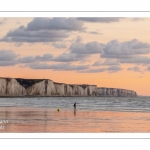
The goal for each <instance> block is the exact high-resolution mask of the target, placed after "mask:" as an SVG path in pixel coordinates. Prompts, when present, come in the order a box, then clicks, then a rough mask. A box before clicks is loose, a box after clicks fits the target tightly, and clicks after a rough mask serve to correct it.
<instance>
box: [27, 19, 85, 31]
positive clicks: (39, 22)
mask: <svg viewBox="0 0 150 150" xmlns="http://www.w3.org/2000/svg"><path fill="white" fill-rule="evenodd" d="M83 25H84V24H83V22H81V21H78V20H77V19H76V18H64V17H61V18H59V17H56V18H44V17H43V18H34V19H33V20H32V21H31V22H30V23H28V25H27V28H26V30H28V31H39V30H70V31H82V30H84V29H85V28H84V27H83Z"/></svg>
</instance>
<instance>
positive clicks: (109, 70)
mask: <svg viewBox="0 0 150 150" xmlns="http://www.w3.org/2000/svg"><path fill="white" fill-rule="evenodd" d="M121 70H123V68H121V67H120V66H110V67H107V68H97V69H88V70H83V71H78V72H80V73H98V72H105V71H107V72H109V73H114V72H118V71H121Z"/></svg>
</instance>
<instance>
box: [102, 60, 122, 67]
mask: <svg viewBox="0 0 150 150" xmlns="http://www.w3.org/2000/svg"><path fill="white" fill-rule="evenodd" d="M119 64H120V62H119V60H117V59H110V58H109V59H106V60H105V62H103V63H102V64H101V65H104V66H109V65H119Z"/></svg>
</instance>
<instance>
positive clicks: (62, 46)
mask: <svg viewBox="0 0 150 150" xmlns="http://www.w3.org/2000/svg"><path fill="white" fill-rule="evenodd" d="M52 46H54V47H56V48H67V45H66V44H65V43H63V42H61V43H60V42H59V43H58V42H54V43H52Z"/></svg>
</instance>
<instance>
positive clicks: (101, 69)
mask: <svg viewBox="0 0 150 150" xmlns="http://www.w3.org/2000/svg"><path fill="white" fill-rule="evenodd" d="M106 70H107V68H97V69H88V70H83V71H78V72H79V73H98V72H104V71H106Z"/></svg>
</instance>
